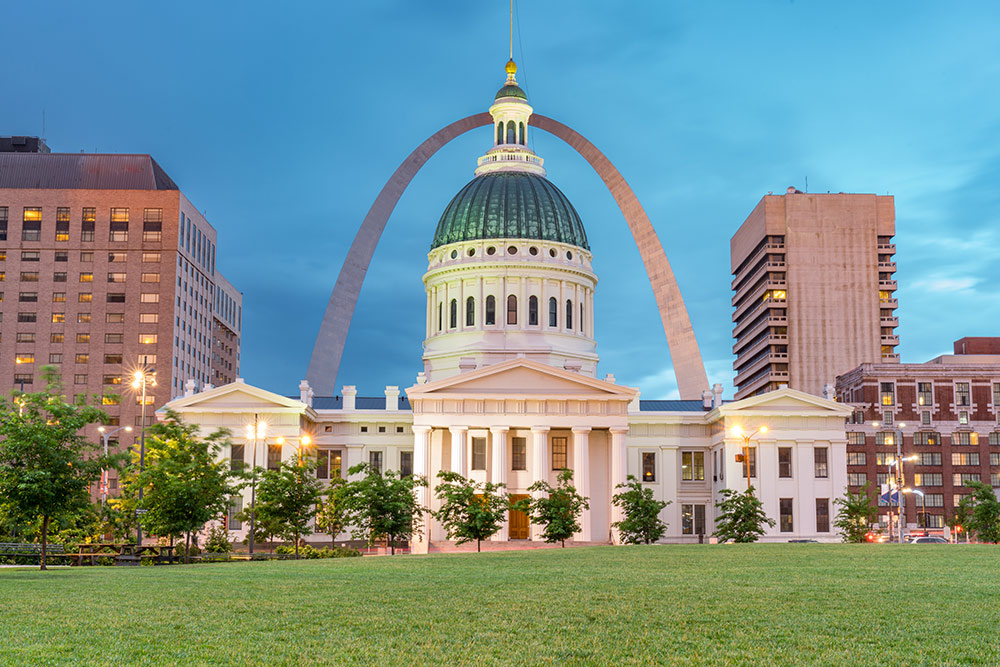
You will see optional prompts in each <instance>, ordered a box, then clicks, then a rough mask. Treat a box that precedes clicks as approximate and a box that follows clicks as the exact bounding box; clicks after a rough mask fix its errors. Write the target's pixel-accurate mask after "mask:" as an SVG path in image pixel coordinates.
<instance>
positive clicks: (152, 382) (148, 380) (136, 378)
mask: <svg viewBox="0 0 1000 667" xmlns="http://www.w3.org/2000/svg"><path fill="white" fill-rule="evenodd" d="M155 386H156V371H155V370H153V369H152V368H149V369H147V368H142V369H141V370H137V371H136V372H135V373H133V374H132V388H133V389H135V390H136V391H139V392H141V394H140V399H139V400H140V404H141V406H142V407H141V409H142V412H141V414H142V421H141V426H140V427H139V474H140V475H141V474H142V471H143V470H144V469H145V467H146V388H147V387H155ZM139 505H142V484H140V485H139ZM135 543H136V546H138V547H142V524H141V523H140V522H139V521H138V520H137V521H136V529H135Z"/></svg>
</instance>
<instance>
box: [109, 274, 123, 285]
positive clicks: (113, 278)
mask: <svg viewBox="0 0 1000 667" xmlns="http://www.w3.org/2000/svg"><path fill="white" fill-rule="evenodd" d="M108 282H109V283H123V282H125V274H124V273H122V272H115V273H109V274H108Z"/></svg>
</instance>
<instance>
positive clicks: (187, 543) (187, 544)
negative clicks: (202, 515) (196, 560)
mask: <svg viewBox="0 0 1000 667" xmlns="http://www.w3.org/2000/svg"><path fill="white" fill-rule="evenodd" d="M190 562H191V533H190V532H188V534H187V535H186V536H185V538H184V564H185V565H187V564H189V563H190Z"/></svg>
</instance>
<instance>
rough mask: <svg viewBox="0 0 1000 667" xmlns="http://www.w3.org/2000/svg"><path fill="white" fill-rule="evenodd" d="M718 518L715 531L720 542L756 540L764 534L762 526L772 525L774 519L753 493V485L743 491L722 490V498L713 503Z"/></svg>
mask: <svg viewBox="0 0 1000 667" xmlns="http://www.w3.org/2000/svg"><path fill="white" fill-rule="evenodd" d="M715 506H716V507H717V508H718V509H719V518H718V519H716V521H715V533H713V534H714V535H715V536H716V537H718V538H719V541H720V542H756V541H757V540H758V538H760V536H761V535H763V534H764V532H765V530H766V528H764V526H772V527H773V526H774V519H772V518H770V517H768V516H767V514H766V513H765V512H764V503H762V502H761V501H760V500H759V499H758V498H757V496H755V495H754V494H753V487H750V488H749V489H747V490H746V491H744V492H740V491H733V490H732V489H723V490H722V500H721V501H719V502H717V503H715Z"/></svg>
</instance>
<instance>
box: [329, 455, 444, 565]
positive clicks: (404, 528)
mask: <svg viewBox="0 0 1000 667" xmlns="http://www.w3.org/2000/svg"><path fill="white" fill-rule="evenodd" d="M348 474H349V475H351V476H354V475H363V477H360V478H358V479H355V480H352V481H350V482H347V484H345V485H344V490H343V495H342V500H343V504H344V520H345V521H346V522H347V524H349V525H350V526H351V534H352V535H353V536H354V537H355V538H356V539H365V540H367V541H368V543H369V544H372V543H374V542H375V541H376V540H380V539H385V540H386V541H387V542H388V543H389V547H390V549H391V551H392V553H396V547H395V541H396V540H397V539H410V538H411V537H412V536H413V535H414V534H419V531H420V524H421V518H422V517H421V513H422V511H423V510H424V508H422V507H420V505H419V504H418V503H417V499H416V495H415V491H416V489H417V488H418V487H421V486H427V480H425V479H424V478H423V477H418V476H416V475H413V476H410V477H400V476H399V474H397V473H396V472H395V471H394V470H387V471H386V472H385V473H384V474H383V473H382V472H380V471H379V470H378V469H376V468H374V467H372V466H371V465H369V464H367V463H360V464H358V465H356V466H354V467H352V468H351V469H350V470H349V471H348Z"/></svg>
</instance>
